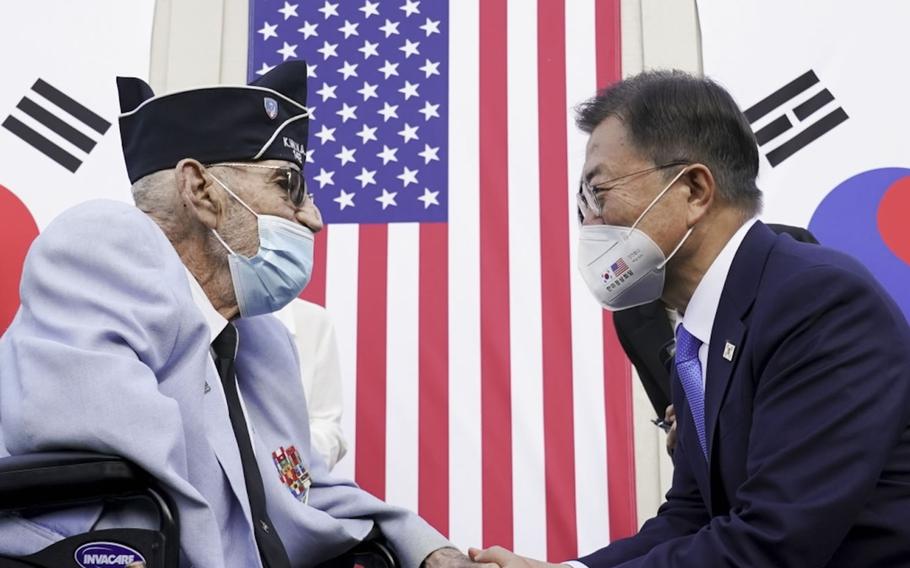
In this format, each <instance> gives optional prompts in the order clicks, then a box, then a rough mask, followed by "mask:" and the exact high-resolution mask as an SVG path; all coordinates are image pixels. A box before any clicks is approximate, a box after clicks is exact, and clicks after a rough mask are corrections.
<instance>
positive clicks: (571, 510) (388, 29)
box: [249, 0, 637, 561]
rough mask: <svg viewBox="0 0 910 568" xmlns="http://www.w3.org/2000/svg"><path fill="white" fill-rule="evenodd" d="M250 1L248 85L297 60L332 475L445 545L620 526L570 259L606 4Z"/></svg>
mask: <svg viewBox="0 0 910 568" xmlns="http://www.w3.org/2000/svg"><path fill="white" fill-rule="evenodd" d="M250 8H251V9H250V47H251V49H250V59H249V77H250V79H254V78H255V77H256V76H257V75H258V74H261V73H265V72H267V71H268V69H270V68H272V67H273V66H275V65H277V64H279V63H281V62H282V61H285V60H289V59H294V58H299V59H305V60H306V61H307V62H308V64H309V71H308V73H309V99H308V103H307V104H308V105H310V107H311V108H312V111H313V114H314V118H313V120H312V123H311V127H310V141H309V148H308V156H307V158H308V161H309V162H310V163H308V164H307V168H306V176H307V180H308V183H309V186H310V188H311V189H312V191H313V194H314V195H315V198H316V202H317V204H318V205H319V206H320V208H321V210H322V213H323V216H324V218H325V219H326V220H327V221H328V223H329V226H328V227H327V228H326V229H325V230H324V231H323V232H322V233H321V234H320V235H319V236H318V239H317V258H316V264H317V268H316V271H315V272H314V277H313V281H312V282H311V284H310V286H309V287H308V288H307V290H306V291H305V292H304V295H303V297H304V298H305V299H308V300H310V301H314V302H316V303H319V304H322V305H325V306H326V308H327V309H328V311H329V313H330V314H331V316H332V318H333V320H334V322H335V326H336V330H337V333H338V338H339V343H340V349H341V355H342V371H343V374H344V376H345V379H344V380H345V385H344V394H345V399H346V400H345V405H346V415H345V423H344V425H345V429H346V433H347V435H348V439H349V453H348V456H347V457H345V458H344V459H343V460H342V461H341V462H340V463H339V464H338V466H337V471H339V472H340V473H342V474H347V475H350V476H351V477H354V479H355V480H356V481H357V482H358V483H359V484H360V485H361V486H362V487H364V488H365V489H367V490H369V491H370V492H372V493H374V494H375V495H377V496H379V497H381V498H384V499H386V500H387V501H389V502H391V503H394V504H398V505H402V506H405V507H408V508H411V509H413V510H416V511H417V512H419V513H420V514H421V515H422V516H423V517H424V518H426V519H427V520H428V521H429V522H430V523H432V524H433V525H434V526H435V527H436V528H438V529H439V530H440V531H441V532H442V533H444V534H446V535H448V536H449V538H450V539H452V541H453V542H455V543H456V544H457V545H460V546H477V545H481V546H488V545H493V544H500V545H503V546H506V547H509V548H514V549H515V550H516V551H518V552H520V553H523V554H527V555H530V556H533V557H536V558H549V559H551V560H554V561H558V560H565V559H568V558H573V557H575V556H576V555H579V554H584V553H587V552H590V551H592V550H595V549H596V548H599V547H601V546H603V545H605V544H606V543H607V542H608V541H610V540H612V539H616V538H619V537H623V536H627V535H629V534H631V533H633V532H634V531H635V529H636V528H637V519H636V507H635V475H634V457H633V455H634V454H633V447H632V444H633V440H632V439H633V436H632V423H631V415H632V402H631V383H630V368H629V365H628V362H627V360H626V359H625V357H624V356H623V354H622V351H621V349H620V347H619V344H618V342H617V340H616V338H615V334H614V332H613V326H612V321H611V320H610V319H609V316H608V315H607V314H606V313H605V312H603V311H602V310H601V309H600V308H599V306H598V304H597V303H596V302H595V301H594V300H593V299H592V298H590V297H589V294H588V291H587V289H586V288H585V286H584V283H583V282H582V281H581V279H580V278H579V276H578V275H577V270H576V268H575V261H574V258H575V253H574V248H575V242H576V238H577V227H576V222H575V221H574V219H575V211H574V206H573V205H572V197H573V192H572V189H571V188H573V187H575V186H576V185H577V180H578V177H579V175H580V172H581V165H582V161H583V157H584V144H585V137H584V136H583V135H582V134H580V133H579V132H577V131H576V129H575V127H574V125H573V122H572V117H571V112H570V109H571V106H572V105H574V104H576V103H578V102H580V101H581V100H583V99H585V98H587V97H589V96H591V95H592V94H593V93H594V92H595V91H596V89H597V87H598V86H603V85H606V84H608V83H609V82H611V81H614V80H616V79H617V78H618V77H619V75H620V67H619V61H620V51H619V47H620V37H619V26H620V21H619V1H618V0H572V1H571V2H566V1H565V0H561V1H558V0H537V1H536V2H534V1H531V0H521V1H519V0H513V1H511V2H509V1H507V0H465V1H461V0H459V1H457V2H455V1H452V2H446V1H443V0H424V1H415V0H391V1H388V0H380V1H370V0H364V1H361V0H351V1H344V2H341V1H340V0H339V1H336V2H330V1H328V0H294V1H284V0H251V4H250Z"/></svg>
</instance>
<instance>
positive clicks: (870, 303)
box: [581, 223, 910, 568]
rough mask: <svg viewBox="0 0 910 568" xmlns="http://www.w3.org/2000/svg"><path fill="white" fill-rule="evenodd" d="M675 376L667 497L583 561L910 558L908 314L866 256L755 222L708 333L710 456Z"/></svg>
mask: <svg viewBox="0 0 910 568" xmlns="http://www.w3.org/2000/svg"><path fill="white" fill-rule="evenodd" d="M728 342H729V343H731V344H733V345H735V346H736V347H735V352H734V355H733V358H732V361H728V360H726V359H725V358H724V357H723V352H724V347H725V344H726V343H728ZM674 375H675V373H674ZM672 384H673V387H672V391H673V393H672V400H673V402H674V404H675V405H676V409H677V416H678V417H679V425H678V426H677V430H678V436H679V442H678V444H677V448H676V456H675V458H674V462H675V468H674V476H673V484H672V487H671V489H670V491H669V493H667V502H666V503H664V505H663V506H661V508H660V510H659V512H658V515H657V516H656V517H655V518H653V519H651V520H649V521H648V522H646V523H645V525H644V526H643V527H642V529H641V531H640V532H639V533H638V534H637V535H636V536H633V537H631V538H628V539H625V540H621V541H618V542H616V543H613V544H611V545H610V546H608V547H606V548H604V549H601V550H600V551H598V552H595V553H594V554H591V555H590V556H587V557H585V558H582V559H581V561H582V562H583V563H585V564H586V565H588V566H590V567H592V568H605V567H608V566H622V567H623V568H634V567H639V566H648V567H670V566H677V567H678V566H694V567H699V568H701V567H710V568H718V567H726V566H729V567H734V566H735V567H775V568H776V567H787V566H793V567H798V568H813V567H822V566H824V567H830V568H834V567H837V568H841V567H843V568H857V567H867V566H883V567H884V566H887V567H897V566H910V522H908V520H907V516H908V513H910V327H908V325H907V321H906V319H905V317H904V315H903V314H902V313H901V311H900V310H899V309H898V307H897V306H896V305H895V303H894V302H893V301H892V300H891V298H890V297H889V296H888V294H887V293H886V292H885V291H884V290H883V289H882V287H881V286H879V285H878V283H877V282H876V281H875V280H874V278H873V277H872V276H871V275H870V274H869V272H868V271H867V270H866V269H865V268H864V267H863V266H862V265H861V264H860V263H859V262H857V261H856V260H854V259H853V258H851V257H848V256H846V255H844V254H841V253H839V252H836V251H833V250H830V249H827V248H824V247H821V246H809V245H806V244H803V243H798V242H796V241H794V240H793V239H791V238H789V237H785V236H777V235H775V234H774V233H773V232H772V231H770V230H769V229H768V228H767V227H766V226H765V225H764V224H762V223H757V224H756V225H755V226H754V227H752V229H751V230H750V231H749V233H748V234H747V235H746V238H745V240H744V241H743V242H742V245H741V246H740V248H739V250H738V252H737V253H736V256H735V258H734V260H733V263H732V265H731V268H730V272H729V274H728V276H727V281H726V283H725V285H724V289H723V293H722V295H721V299H720V304H719V307H718V310H717V315H716V317H715V320H714V326H713V329H712V332H711V341H710V347H709V353H708V363H707V377H706V383H705V421H706V434H707V440H708V453H709V461H708V463H706V462H705V458H704V457H703V456H702V453H701V450H700V448H699V444H698V438H697V435H696V433H695V426H694V423H693V421H692V415H691V412H690V411H689V408H688V405H687V404H686V400H685V395H684V393H683V391H682V388H681V386H680V385H679V381H678V380H677V379H676V378H675V376H674V377H673V380H672Z"/></svg>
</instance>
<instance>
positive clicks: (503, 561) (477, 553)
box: [424, 546, 565, 568]
mask: <svg viewBox="0 0 910 568" xmlns="http://www.w3.org/2000/svg"><path fill="white" fill-rule="evenodd" d="M478 565H483V566H478ZM424 568H565V566H564V565H562V564H551V563H549V562H542V561H540V560H534V559H531V558H525V557H524V556H519V555H517V554H515V553H514V552H511V551H509V550H506V549H505V548H503V547H501V546H491V547H490V548H487V549H485V550H480V549H477V548H471V549H468V557H466V556H465V555H464V554H462V553H461V552H459V551H457V550H455V549H454V548H440V549H439V550H436V551H435V552H433V553H432V554H430V555H429V556H428V557H427V559H426V561H425V562H424Z"/></svg>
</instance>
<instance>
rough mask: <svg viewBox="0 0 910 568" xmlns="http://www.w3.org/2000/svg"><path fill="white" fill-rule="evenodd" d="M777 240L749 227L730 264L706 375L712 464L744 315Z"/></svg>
mask: <svg viewBox="0 0 910 568" xmlns="http://www.w3.org/2000/svg"><path fill="white" fill-rule="evenodd" d="M775 239H776V236H775V235H774V233H773V232H771V230H770V229H768V227H767V226H765V225H764V224H763V223H761V222H757V223H755V225H754V226H753V227H752V228H751V229H749V232H748V233H747V234H746V237H745V238H744V239H743V242H742V244H740V246H739V250H737V252H736V255H735V256H734V258H733V263H732V264H731V265H730V271H729V272H728V273H727V280H726V282H725V283H724V290H723V292H722V293H721V296H720V303H719V304H718V307H717V313H716V315H715V316H714V324H713V326H712V328H711V339H710V346H709V349H708V362H707V364H708V367H707V372H706V374H705V437H706V442H707V445H708V458H709V462H708V465H709V467H710V465H711V462H710V458H711V456H712V455H713V448H714V433H715V432H716V431H717V420H718V416H719V415H720V408H721V406H722V405H723V401H724V397H725V396H726V393H727V389H728V387H729V386H730V378H731V377H732V376H733V371H734V369H735V368H736V365H737V363H738V361H739V359H740V356H741V354H742V350H743V342H744V341H745V339H746V334H747V331H748V326H747V325H746V323H745V318H746V316H747V315H748V314H749V311H750V310H751V309H752V304H753V302H754V301H755V296H756V294H757V293H758V284H759V282H760V281H761V276H762V272H763V271H764V268H765V262H766V261H767V258H768V254H769V253H770V252H771V248H772V247H773V246H774V241H775Z"/></svg>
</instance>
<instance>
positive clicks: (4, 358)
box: [0, 206, 219, 542]
mask: <svg viewBox="0 0 910 568" xmlns="http://www.w3.org/2000/svg"><path fill="white" fill-rule="evenodd" d="M126 209H127V208H126V206H120V207H116V208H111V209H110V210H102V213H104V214H93V213H91V212H90V211H87V210H86V208H84V207H82V208H77V209H76V210H75V211H71V212H69V213H67V214H64V216H62V217H61V218H59V219H58V220H57V221H55V222H54V223H52V224H51V225H50V226H49V227H48V228H47V230H46V231H45V232H44V233H43V234H42V235H41V236H40V237H39V238H38V239H37V240H36V241H35V243H34V244H33V246H32V249H31V251H30V252H29V255H28V257H27V260H26V263H25V266H24V269H23V277H22V283H21V301H22V304H21V308H20V310H19V312H18V314H17V316H16V319H15V320H14V322H13V324H12V325H11V327H10V329H9V330H8V331H7V333H6V334H5V336H4V338H3V342H2V344H0V373H2V380H0V416H2V441H3V442H4V443H5V445H6V446H7V449H8V450H9V452H10V453H12V454H23V453H29V452H38V451H46V450H68V449H73V450H88V451H97V452H103V453H110V454H115V455H121V456H124V457H126V458H128V459H130V460H132V461H134V462H136V463H137V464H139V465H140V466H142V467H143V468H145V469H146V470H148V471H151V472H166V473H167V475H166V476H165V477H164V478H163V479H161V481H162V482H163V483H164V484H165V485H169V486H170V487H171V488H173V489H174V496H175V499H176V500H177V501H178V504H179V505H181V506H182V507H185V509H186V510H187V511H190V510H194V509H195V510H199V511H203V512H204V511H205V510H206V508H207V506H206V505H205V503H204V501H203V499H202V497H201V496H200V495H199V494H198V492H197V491H196V490H195V489H194V488H193V487H192V486H191V485H190V484H189V483H188V482H187V481H186V479H187V477H188V475H187V455H186V447H185V445H184V441H183V438H182V436H181V435H180V432H181V431H182V428H183V424H182V420H181V413H180V410H179V408H178V404H177V402H176V401H175V400H174V399H172V398H169V397H167V396H164V395H163V394H162V393H161V392H160V391H159V384H158V381H157V379H156V376H155V374H154V373H153V371H152V367H157V366H160V365H163V364H164V363H165V362H166V361H168V360H169V359H170V355H171V352H172V350H173V349H174V348H175V341H176V338H177V326H178V325H179V324H176V323H174V322H178V321H179V320H180V318H179V317H177V312H178V311H179V309H180V308H179V306H178V305H177V304H176V302H175V300H174V298H173V297H172V292H171V291H170V289H169V287H168V284H169V282H168V279H169V278H171V277H173V278H177V277H179V273H176V274H168V273H167V271H165V270H164V269H163V268H162V264H163V261H162V259H161V258H160V254H156V253H155V249H154V247H153V246H151V245H150V244H149V243H150V242H154V239H155V238H157V239H159V241H158V242H159V243H160V242H164V243H165V244H166V241H165V240H164V237H163V235H160V234H159V235H154V234H152V232H153V230H154V227H151V226H148V221H147V220H144V221H146V226H145V227H143V225H142V224H141V223H140V224H138V225H137V224H136V223H135V221H136V219H137V217H136V216H140V220H142V219H141V216H142V214H141V213H140V212H138V210H133V211H125V210H126ZM118 236H119V237H120V238H118ZM159 252H160V249H159ZM178 266H179V265H178ZM184 278H185V276H184ZM150 429H153V431H154V435H150V431H152V430H150ZM210 525H211V526H212V527H214V526H216V524H215V523H214V522H212V523H210ZM205 536H208V537H209V538H213V539H214V541H213V542H218V538H219V537H218V535H217V534H214V535H205Z"/></svg>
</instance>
